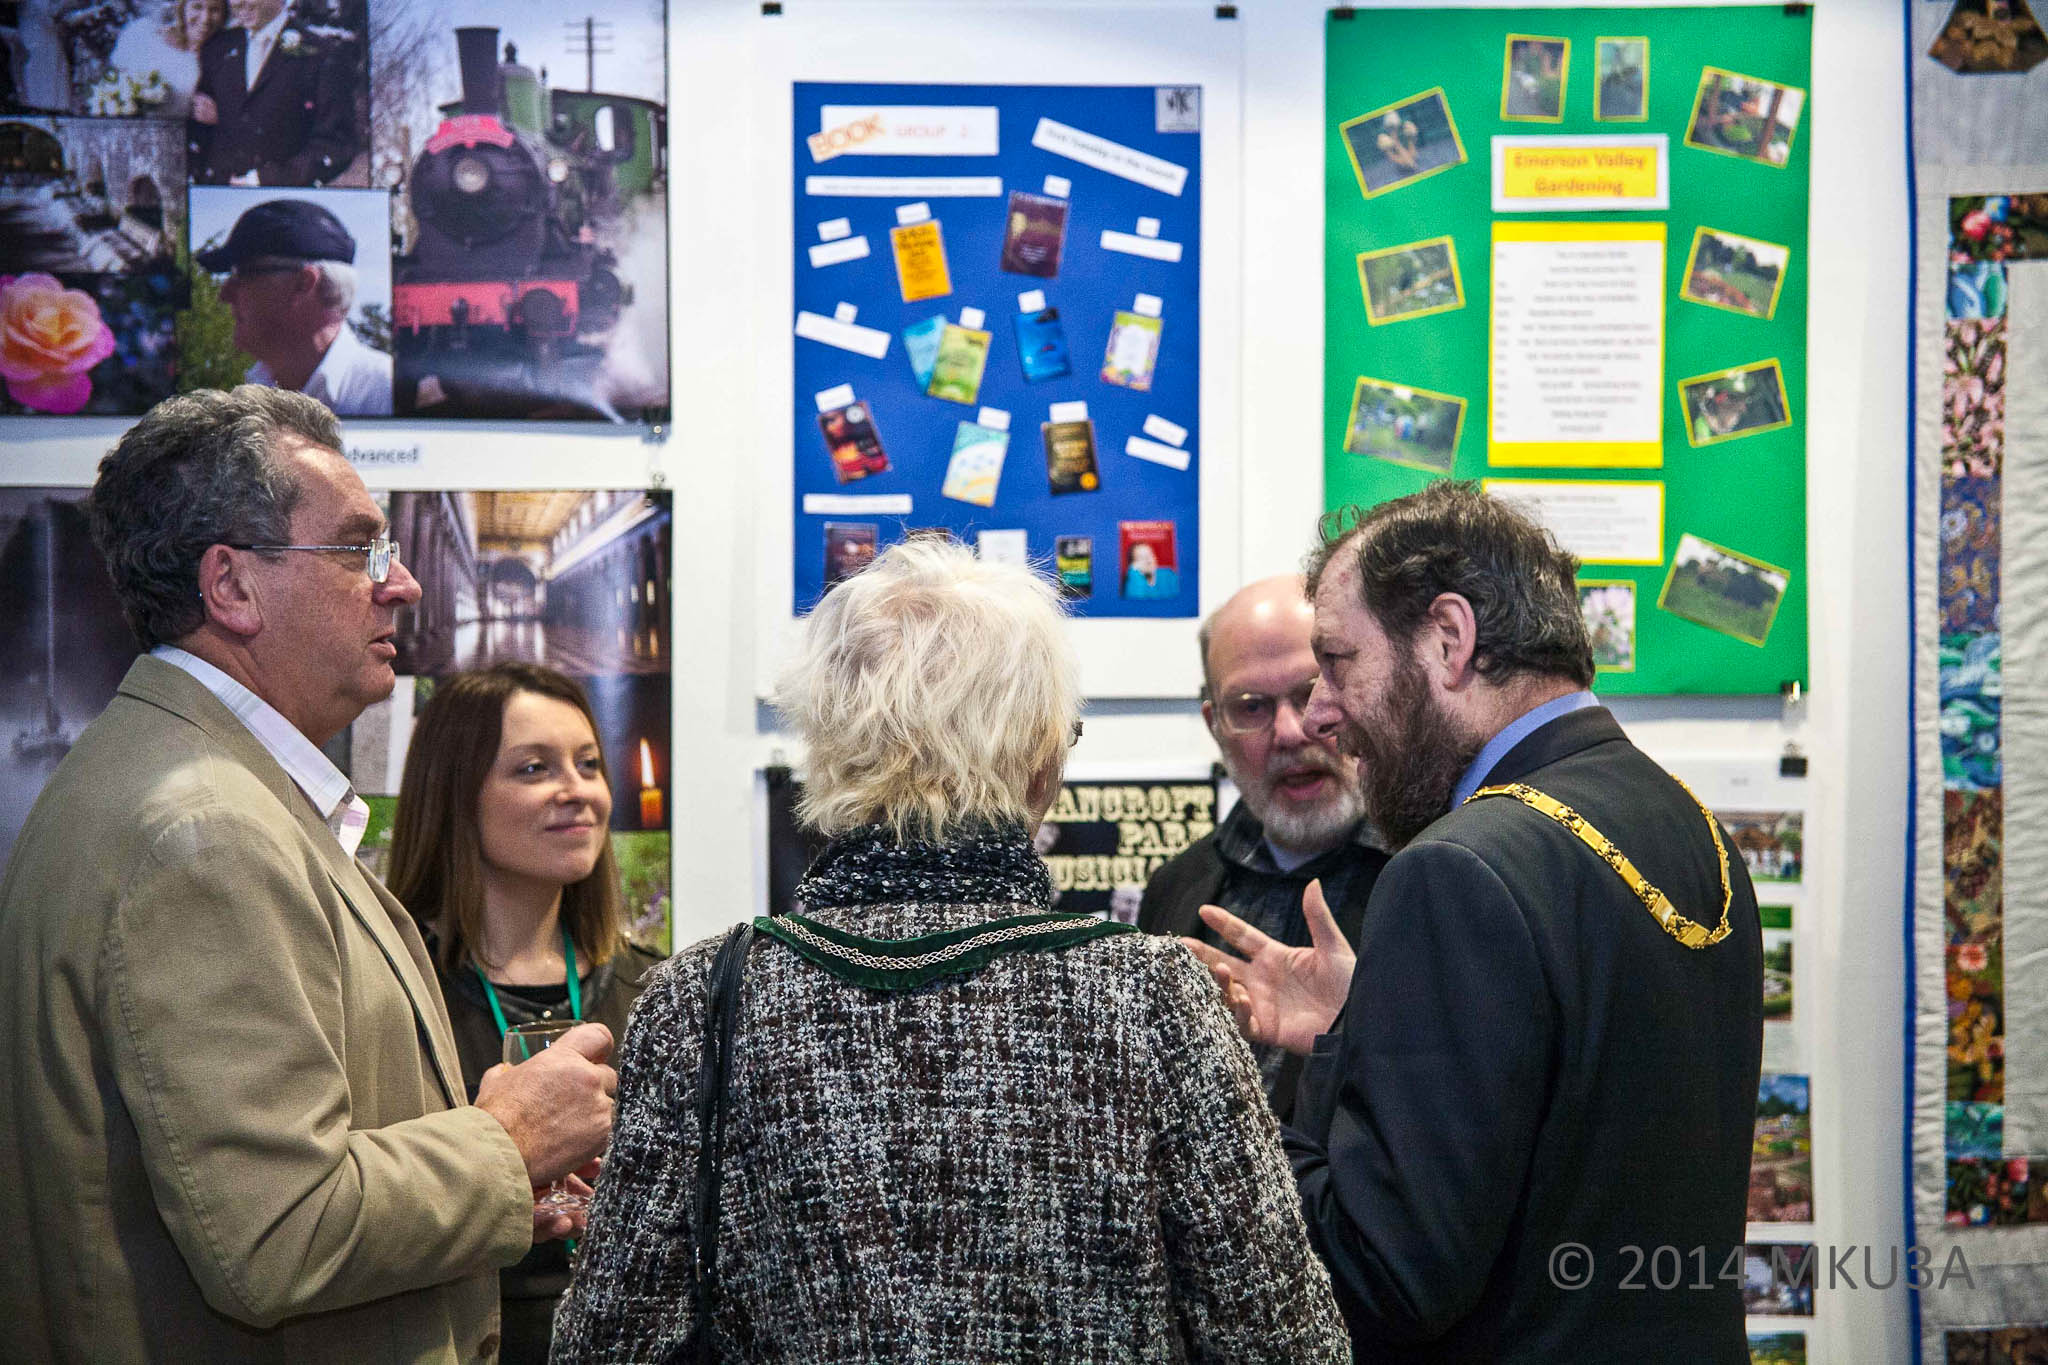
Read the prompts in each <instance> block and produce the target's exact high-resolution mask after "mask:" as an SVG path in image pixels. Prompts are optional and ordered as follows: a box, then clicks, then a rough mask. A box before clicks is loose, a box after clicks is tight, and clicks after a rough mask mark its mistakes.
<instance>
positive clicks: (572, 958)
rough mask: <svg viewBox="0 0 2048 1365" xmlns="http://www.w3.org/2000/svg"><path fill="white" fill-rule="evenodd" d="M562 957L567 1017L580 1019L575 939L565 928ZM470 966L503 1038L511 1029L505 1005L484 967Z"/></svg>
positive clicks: (580, 1002) (581, 988) (581, 1004)
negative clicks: (566, 983) (565, 967)
mask: <svg viewBox="0 0 2048 1365" xmlns="http://www.w3.org/2000/svg"><path fill="white" fill-rule="evenodd" d="M562 958H563V960H564V961H565V962H566V963H567V964H568V968H569V1017H570V1018H571V1019H576V1020H581V1019H582V1018H583V987H582V985H581V984H580V983H579V982H578V981H577V980H576V940H574V939H572V938H570V937H569V931H568V930H567V929H564V930H563V931H562ZM470 966H471V968H472V969H473V970H474V971H475V972H476V979H477V980H479V981H481V982H483V983H484V999H486V1000H488V1001H490V1002H491V1018H493V1019H495V1020H497V1021H498V1036H499V1037H500V1038H503V1037H504V1036H505V1035H506V1033H508V1032H510V1031H511V1025H509V1024H507V1023H506V1022H505V1007H504V1006H503V1005H500V1004H499V1003H498V992H497V990H496V988H494V987H493V986H492V985H491V979H490V978H489V977H488V976H485V975H484V969H483V968H482V967H479V966H477V965H476V964H475V963H471V964H470Z"/></svg>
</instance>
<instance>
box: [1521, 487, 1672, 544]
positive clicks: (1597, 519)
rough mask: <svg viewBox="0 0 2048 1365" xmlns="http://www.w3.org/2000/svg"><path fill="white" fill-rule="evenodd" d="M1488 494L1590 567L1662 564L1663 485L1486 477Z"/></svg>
mask: <svg viewBox="0 0 2048 1365" xmlns="http://www.w3.org/2000/svg"><path fill="white" fill-rule="evenodd" d="M1480 486H1481V487H1482V488H1484V489H1485V490H1486V491H1487V492H1488V493H1491V494H1493V495H1494V496H1495V497H1498V498H1505V499H1507V500H1508V501H1509V502H1512V503H1514V504H1515V505H1516V506H1518V507H1520V508H1521V509H1522V510H1523V511H1525V512H1527V513H1528V514H1529V515H1530V516H1531V517H1533V518H1535V519H1536V520H1537V521H1538V522H1539V523H1541V524H1542V525H1543V526H1544V527H1545V528H1546V529H1547V530H1549V532H1550V533H1551V534H1552V535H1554V536H1556V537H1557V542H1558V544H1560V545H1562V546H1564V548H1565V549H1566V550H1568V551H1570V552H1571V553H1572V554H1575V555H1577V556H1578V557H1579V558H1580V559H1582V560H1584V561H1585V562H1586V563H1588V564H1661V563H1662V562H1663V559H1664V485H1663V484H1661V483H1610V482H1602V483H1595V482H1592V481H1590V480H1588V481H1586V482H1578V481H1574V482H1571V483H1564V482H1561V481H1557V482H1553V481H1551V480H1548V479H1486V480H1483V481H1482V482H1481V485H1480Z"/></svg>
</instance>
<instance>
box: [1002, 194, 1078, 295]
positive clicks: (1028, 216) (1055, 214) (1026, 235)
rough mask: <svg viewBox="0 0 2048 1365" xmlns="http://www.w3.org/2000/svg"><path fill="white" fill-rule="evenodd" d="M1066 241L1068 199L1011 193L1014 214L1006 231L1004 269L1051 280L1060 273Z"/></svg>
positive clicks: (1010, 216) (1011, 207) (1011, 208)
mask: <svg viewBox="0 0 2048 1365" xmlns="http://www.w3.org/2000/svg"><path fill="white" fill-rule="evenodd" d="M1066 240H1067V201H1066V200H1064V199H1054V198H1052V197H1051V196H1049V195H1043V194H1031V193H1029V192H1028V191H1025V190H1011V191H1010V215H1009V219H1008V222H1007V224H1006V225H1005V227H1004V229H1003V255H1002V260H1001V266H1002V268H1003V269H1004V270H1007V271H1009V272H1010V273H1012V274H1015V275H1036V276H1038V277H1039V278H1040V279H1047V280H1049V279H1051V278H1053V277H1054V276H1055V275H1057V274H1059V273H1060V248H1061V247H1062V246H1064V245H1065V244H1066Z"/></svg>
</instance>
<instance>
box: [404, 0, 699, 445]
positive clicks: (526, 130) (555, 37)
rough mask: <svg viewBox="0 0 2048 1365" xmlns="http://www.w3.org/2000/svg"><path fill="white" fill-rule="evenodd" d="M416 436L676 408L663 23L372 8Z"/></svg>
mask: <svg viewBox="0 0 2048 1365" xmlns="http://www.w3.org/2000/svg"><path fill="white" fill-rule="evenodd" d="M371 11H372V42H371V61H370V66H371V76H370V80H371V99H370V107H371V159H372V178H373V180H374V182H375V183H377V184H380V185H389V186H391V187H393V191H394V199H393V205H392V231H393V242H394V248H393V250H394V255H393V260H392V273H391V279H392V288H391V317H390V321H391V349H392V354H393V358H394V361H395V376H394V394H393V398H394V406H395V411H396V415H398V416H400V417H408V416H416V417H487V418H528V419H536V418H538V419H552V420H597V421H614V422H621V421H623V422H630V421H638V420H641V419H643V418H646V417H648V416H649V415H650V414H659V413H662V412H665V410H666V408H667V405H668V248H667V242H668V227H667V224H668V212H667V193H668V173H667V149H666V141H667V113H666V105H665V100H666V95H667V90H666V74H665V66H664V61H663V57H664V53H665V51H666V39H665V22H666V16H665V12H664V8H663V5H662V3H661V0H626V3H618V4H613V5H611V6H609V7H608V8H607V9H606V11H605V12H604V13H603V14H597V13H587V14H577V13H575V12H573V11H565V10H562V9H558V8H543V7H542V6H540V5H537V4H514V5H506V4H501V3H500V4H493V3H489V2H488V0H441V2H440V3H433V2H432V0H409V2H407V3H403V4H400V3H395V0H373V3H372V6H371Z"/></svg>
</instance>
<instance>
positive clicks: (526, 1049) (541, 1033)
mask: <svg viewBox="0 0 2048 1365" xmlns="http://www.w3.org/2000/svg"><path fill="white" fill-rule="evenodd" d="M576 1023H577V1021H576V1020H574V1019H539V1020H535V1021H534V1022H533V1023H530V1024H514V1025H512V1027H510V1028H508V1029H506V1030H505V1062H506V1064H507V1065H509V1066H518V1065H519V1064H520V1063H521V1062H524V1061H530V1060H532V1059H533V1058H535V1057H538V1056H539V1055H540V1053H541V1049H543V1048H547V1047H552V1046H554V1044H555V1043H556V1042H557V1041H558V1040H559V1039H560V1038H561V1037H562V1035H563V1034H565V1033H567V1032H568V1031H569V1030H570V1029H572V1028H575V1027H576ZM535 1202H536V1203H537V1204H538V1205H539V1206H540V1207H541V1208H543V1209H554V1210H556V1211H558V1212H562V1213H571V1212H580V1211H582V1210H583V1209H586V1208H588V1207H589V1206H590V1197H589V1196H588V1195H583V1194H577V1193H576V1192H575V1191H573V1190H571V1189H570V1188H569V1182H568V1180H567V1178H566V1177H565V1178H563V1179H561V1180H557V1181H556V1182H555V1183H554V1184H552V1185H550V1186H548V1192H547V1193H546V1194H544V1195H542V1196H541V1197H540V1198H539V1199H538V1200H536V1201H535Z"/></svg>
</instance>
